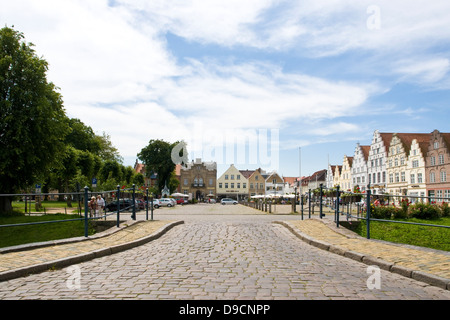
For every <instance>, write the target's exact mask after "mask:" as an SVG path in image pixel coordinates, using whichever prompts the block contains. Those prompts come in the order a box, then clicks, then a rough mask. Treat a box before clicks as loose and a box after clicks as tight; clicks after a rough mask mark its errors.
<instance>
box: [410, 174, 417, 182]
mask: <svg viewBox="0 0 450 320" xmlns="http://www.w3.org/2000/svg"><path fill="white" fill-rule="evenodd" d="M411 183H416V175H415V174H411Z"/></svg>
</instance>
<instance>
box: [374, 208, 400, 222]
mask: <svg viewBox="0 0 450 320" xmlns="http://www.w3.org/2000/svg"><path fill="white" fill-rule="evenodd" d="M401 211H402V210H401V209H400V208H397V207H391V206H372V214H371V217H372V218H374V219H391V218H392V216H394V217H398V216H399V215H400V212H401Z"/></svg>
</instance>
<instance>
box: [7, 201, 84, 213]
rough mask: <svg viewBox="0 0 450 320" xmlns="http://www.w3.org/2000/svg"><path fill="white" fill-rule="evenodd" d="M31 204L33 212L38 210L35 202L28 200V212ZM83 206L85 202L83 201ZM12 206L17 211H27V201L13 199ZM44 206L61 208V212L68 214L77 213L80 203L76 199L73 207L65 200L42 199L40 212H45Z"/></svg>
mask: <svg viewBox="0 0 450 320" xmlns="http://www.w3.org/2000/svg"><path fill="white" fill-rule="evenodd" d="M30 205H31V212H36V209H35V203H34V201H33V202H30V201H28V202H27V212H29V211H30ZM81 206H82V207H83V206H84V204H83V203H81ZM12 207H13V209H14V210H15V211H18V212H22V213H24V212H25V201H13V203H12ZM44 208H46V209H49V208H59V209H61V213H65V212H67V213H68V214H71V213H77V210H78V209H77V208H78V203H77V202H76V201H74V202H72V207H71V208H70V207H67V202H65V201H42V209H41V210H40V212H44Z"/></svg>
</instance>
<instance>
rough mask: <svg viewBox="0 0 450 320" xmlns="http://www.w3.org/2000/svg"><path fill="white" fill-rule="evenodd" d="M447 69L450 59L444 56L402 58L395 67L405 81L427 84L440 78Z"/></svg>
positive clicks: (449, 69)
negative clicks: (427, 58)
mask: <svg viewBox="0 0 450 320" xmlns="http://www.w3.org/2000/svg"><path fill="white" fill-rule="evenodd" d="M449 71H450V61H449V60H448V59H445V58H435V59H430V60H422V59H419V60H402V61H400V62H399V63H398V66H397V68H396V69H395V72H397V73H399V74H401V75H403V77H404V79H405V80H406V81H413V82H419V83H428V84H432V83H435V82H438V81H440V80H442V79H443V78H444V77H445V76H446V75H447V73H448V72H449Z"/></svg>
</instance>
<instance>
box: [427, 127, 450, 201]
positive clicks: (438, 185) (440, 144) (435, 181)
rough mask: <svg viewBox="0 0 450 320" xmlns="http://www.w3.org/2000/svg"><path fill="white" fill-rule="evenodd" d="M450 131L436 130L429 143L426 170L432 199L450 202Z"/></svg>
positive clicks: (428, 192) (428, 188) (429, 194)
mask: <svg viewBox="0 0 450 320" xmlns="http://www.w3.org/2000/svg"><path fill="white" fill-rule="evenodd" d="M449 148H450V133H442V132H439V131H438V130H434V131H433V132H432V133H431V138H430V142H429V144H428V150H427V156H426V164H425V172H426V184H427V195H428V197H430V200H431V201H436V202H438V203H440V202H443V201H447V202H450V199H444V198H450V149H449Z"/></svg>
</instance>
